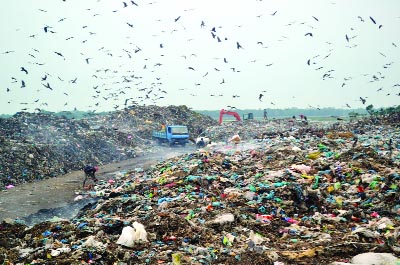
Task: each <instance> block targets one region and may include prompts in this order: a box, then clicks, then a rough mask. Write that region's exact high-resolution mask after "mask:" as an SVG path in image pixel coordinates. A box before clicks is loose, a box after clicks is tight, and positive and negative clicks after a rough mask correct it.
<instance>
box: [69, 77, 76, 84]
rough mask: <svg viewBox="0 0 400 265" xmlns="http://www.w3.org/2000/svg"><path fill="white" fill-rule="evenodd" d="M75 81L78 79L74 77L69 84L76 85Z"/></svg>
mask: <svg viewBox="0 0 400 265" xmlns="http://www.w3.org/2000/svg"><path fill="white" fill-rule="evenodd" d="M76 80H78V77H75V79H72V80H71V81H70V82H71V83H72V84H76Z"/></svg>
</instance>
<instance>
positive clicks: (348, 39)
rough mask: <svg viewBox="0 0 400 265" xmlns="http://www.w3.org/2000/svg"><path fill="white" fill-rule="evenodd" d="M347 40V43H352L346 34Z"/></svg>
mask: <svg viewBox="0 0 400 265" xmlns="http://www.w3.org/2000/svg"><path fill="white" fill-rule="evenodd" d="M346 40H347V42H349V41H350V38H349V36H347V34H346Z"/></svg>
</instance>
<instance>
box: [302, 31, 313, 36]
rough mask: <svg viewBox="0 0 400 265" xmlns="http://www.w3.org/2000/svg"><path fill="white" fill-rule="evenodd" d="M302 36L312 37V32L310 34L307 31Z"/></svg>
mask: <svg viewBox="0 0 400 265" xmlns="http://www.w3.org/2000/svg"><path fill="white" fill-rule="evenodd" d="M304 36H310V37H312V36H313V34H312V33H311V32H308V33H306V34H304Z"/></svg>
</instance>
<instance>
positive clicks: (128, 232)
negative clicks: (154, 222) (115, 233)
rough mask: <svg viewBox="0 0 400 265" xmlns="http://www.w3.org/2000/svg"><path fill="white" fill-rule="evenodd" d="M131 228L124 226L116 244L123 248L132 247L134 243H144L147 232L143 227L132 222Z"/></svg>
mask: <svg viewBox="0 0 400 265" xmlns="http://www.w3.org/2000/svg"><path fill="white" fill-rule="evenodd" d="M132 226H133V227H131V226H125V227H124V228H123V229H122V233H121V235H120V237H119V238H118V240H117V244H119V245H123V246H125V247H128V248H130V247H133V246H134V245H135V243H136V242H146V241H147V232H146V230H145V229H144V226H143V225H142V224H140V223H138V222H134V223H133V224H132Z"/></svg>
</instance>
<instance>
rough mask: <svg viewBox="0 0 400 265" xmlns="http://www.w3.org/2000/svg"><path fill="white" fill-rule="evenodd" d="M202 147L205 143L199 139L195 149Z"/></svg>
mask: <svg viewBox="0 0 400 265" xmlns="http://www.w3.org/2000/svg"><path fill="white" fill-rule="evenodd" d="M204 146H206V143H205V142H204V139H203V137H201V138H200V140H199V142H198V143H197V147H198V148H203V147H204Z"/></svg>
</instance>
